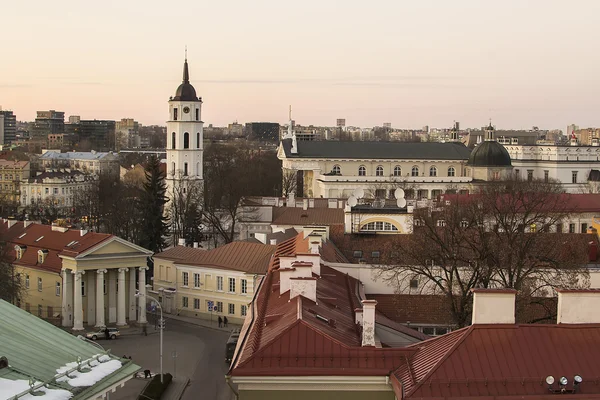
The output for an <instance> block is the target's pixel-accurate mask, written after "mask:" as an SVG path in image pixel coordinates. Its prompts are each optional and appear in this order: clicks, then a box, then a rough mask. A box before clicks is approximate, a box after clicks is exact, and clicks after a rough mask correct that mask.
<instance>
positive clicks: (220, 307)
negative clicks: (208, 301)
mask: <svg viewBox="0 0 600 400" xmlns="http://www.w3.org/2000/svg"><path fill="white" fill-rule="evenodd" d="M216 311H217V312H220V313H222V312H223V302H222V301H217V309H216Z"/></svg>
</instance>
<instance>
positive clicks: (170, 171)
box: [166, 60, 204, 195]
mask: <svg viewBox="0 0 600 400" xmlns="http://www.w3.org/2000/svg"><path fill="white" fill-rule="evenodd" d="M187 71H188V66H187V60H186V62H185V65H184V80H183V83H182V86H183V85H187V87H189V88H191V90H194V89H193V87H191V85H190V84H189V74H188V72H187ZM180 89H181V86H180ZM180 89H178V93H177V95H176V96H175V97H174V98H171V99H170V100H169V120H168V121H167V160H166V162H167V176H166V180H167V193H168V195H171V194H172V192H173V187H174V184H175V181H176V180H178V179H189V180H192V179H193V180H199V181H201V180H202V176H203V175H202V156H203V153H202V152H203V143H202V142H203V132H202V129H203V125H204V123H203V122H202V120H201V112H202V99H201V98H197V97H196V96H195V91H194V93H193V96H185V95H184V96H180V93H179V91H180Z"/></svg>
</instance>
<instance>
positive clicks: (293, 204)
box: [287, 191, 296, 207]
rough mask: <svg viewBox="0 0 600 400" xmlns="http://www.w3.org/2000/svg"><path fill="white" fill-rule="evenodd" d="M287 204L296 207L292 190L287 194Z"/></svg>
mask: <svg viewBox="0 0 600 400" xmlns="http://www.w3.org/2000/svg"><path fill="white" fill-rule="evenodd" d="M287 206H288V207H296V198H295V193H294V191H291V192H290V194H289V195H288V200H287Z"/></svg>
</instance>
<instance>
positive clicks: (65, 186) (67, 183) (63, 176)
mask: <svg viewBox="0 0 600 400" xmlns="http://www.w3.org/2000/svg"><path fill="white" fill-rule="evenodd" d="M97 179H98V177H97V176H96V175H86V174H84V173H83V172H80V171H71V170H47V171H45V172H42V173H40V174H39V175H37V176H36V177H35V178H29V179H27V180H26V181H23V182H21V190H20V195H21V199H20V203H21V206H23V207H27V206H30V205H32V204H36V203H46V202H51V203H53V204H54V205H55V206H57V207H72V206H73V205H74V204H75V199H76V198H77V195H81V194H82V193H84V192H85V191H87V190H89V189H90V188H91V187H92V186H93V185H94V182H96V181H97Z"/></svg>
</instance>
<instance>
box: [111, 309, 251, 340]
mask: <svg viewBox="0 0 600 400" xmlns="http://www.w3.org/2000/svg"><path fill="white" fill-rule="evenodd" d="M169 320H175V321H181V322H185V323H188V324H192V325H197V326H202V327H204V328H208V329H213V330H216V331H222V332H231V331H233V330H234V329H241V328H242V326H241V325H238V324H227V327H226V328H225V327H222V328H219V323H218V322H217V320H216V319H215V320H213V321H212V323H211V321H209V320H205V319H201V318H193V317H182V316H180V315H174V314H167V315H165V321H166V326H167V328H166V329H167V330H168V329H169ZM154 326H155V325H154V322H148V325H147V328H146V329H147V332H148V335H154V334H157V333H158V329H154ZM119 331H120V332H121V336H129V335H141V334H142V327H141V326H137V325H129V326H127V327H123V328H119Z"/></svg>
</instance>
